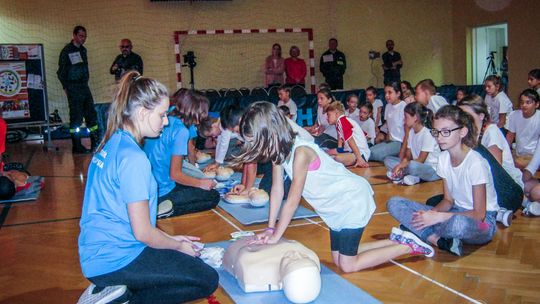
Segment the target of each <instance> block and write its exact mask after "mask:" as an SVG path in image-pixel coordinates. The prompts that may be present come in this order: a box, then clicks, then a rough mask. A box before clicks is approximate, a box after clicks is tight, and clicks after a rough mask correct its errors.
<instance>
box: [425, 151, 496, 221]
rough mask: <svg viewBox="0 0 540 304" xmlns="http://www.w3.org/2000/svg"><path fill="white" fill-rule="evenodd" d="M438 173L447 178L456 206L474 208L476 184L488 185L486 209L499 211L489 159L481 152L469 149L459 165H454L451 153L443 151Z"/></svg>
mask: <svg viewBox="0 0 540 304" xmlns="http://www.w3.org/2000/svg"><path fill="white" fill-rule="evenodd" d="M436 172H437V174H438V175H439V176H440V177H441V178H443V179H444V180H446V184H447V185H448V191H450V195H451V196H452V198H453V199H454V204H455V205H456V206H459V207H462V208H465V209H467V210H472V209H474V203H473V190H472V187H473V186H474V185H481V184H485V185H486V210H487V211H497V210H499V205H498V204H497V192H495V187H494V185H493V176H492V175H491V169H490V168H489V164H488V162H487V160H485V159H484V158H483V157H482V156H481V155H480V153H478V152H476V151H474V150H472V149H471V150H469V152H468V153H467V155H466V156H465V159H463V161H462V162H461V164H459V165H458V166H457V167H452V162H451V160H450V153H448V151H443V152H441V155H440V156H439V163H438V164H437V171H436Z"/></svg>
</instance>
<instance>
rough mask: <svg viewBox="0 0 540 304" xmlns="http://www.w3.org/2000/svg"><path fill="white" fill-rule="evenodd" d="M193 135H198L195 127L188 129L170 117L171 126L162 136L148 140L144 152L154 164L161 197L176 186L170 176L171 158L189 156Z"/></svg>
mask: <svg viewBox="0 0 540 304" xmlns="http://www.w3.org/2000/svg"><path fill="white" fill-rule="evenodd" d="M190 130H191V131H190ZM193 132H194V133H193ZM193 134H195V136H196V134H197V132H196V131H195V127H193V126H191V127H190V128H188V127H186V125H184V123H183V122H182V120H180V119H179V118H177V117H174V116H169V125H167V126H166V127H165V128H164V129H163V132H162V133H161V136H160V137H156V138H148V139H146V141H145V143H144V152H145V153H146V155H147V156H148V159H149V160H150V163H151V164H152V173H153V174H154V176H155V177H156V181H157V183H158V192H159V196H160V197H161V196H164V195H166V194H167V193H169V192H171V191H172V190H173V189H174V187H175V186H176V183H175V181H174V180H172V179H171V176H170V169H171V158H172V157H173V156H186V155H187V154H188V142H189V140H190V139H191V138H192V137H191V136H192V135H193Z"/></svg>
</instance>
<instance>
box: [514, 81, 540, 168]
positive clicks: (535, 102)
mask: <svg viewBox="0 0 540 304" xmlns="http://www.w3.org/2000/svg"><path fill="white" fill-rule="evenodd" d="M539 106H540V99H539V97H538V93H537V92H536V91H535V90H533V89H526V90H525V91H523V92H521V94H520V95H519V107H520V109H519V110H517V111H514V113H512V115H510V117H509V121H508V132H507V133H506V140H507V141H508V144H510V145H512V143H513V142H514V140H515V142H516V154H517V155H516V159H515V162H516V165H518V166H519V167H521V168H524V167H526V166H527V164H528V163H529V161H530V160H531V157H532V155H533V154H534V149H535V147H536V143H537V141H538V137H539V136H540V111H538V107H539Z"/></svg>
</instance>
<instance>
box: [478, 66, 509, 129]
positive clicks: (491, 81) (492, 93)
mask: <svg viewBox="0 0 540 304" xmlns="http://www.w3.org/2000/svg"><path fill="white" fill-rule="evenodd" d="M484 90H485V91H486V98H485V102H486V105H487V107H488V111H489V116H490V117H491V122H492V123H494V124H496V125H497V127H498V128H499V129H502V128H504V127H505V125H506V118H507V115H509V114H510V112H512V108H513V106H512V102H511V101H510V98H508V96H507V95H506V93H505V92H504V91H503V85H502V82H501V77H499V76H497V75H489V76H488V77H486V80H484Z"/></svg>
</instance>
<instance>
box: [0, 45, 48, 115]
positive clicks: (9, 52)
mask: <svg viewBox="0 0 540 304" xmlns="http://www.w3.org/2000/svg"><path fill="white" fill-rule="evenodd" d="M45 84H46V82H45V64H44V56H43V45H42V44H0V110H1V113H2V117H3V118H4V119H5V120H6V122H7V124H8V126H9V125H17V126H23V125H26V124H28V125H36V124H48V117H49V113H48V100H47V88H46V85H45Z"/></svg>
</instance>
